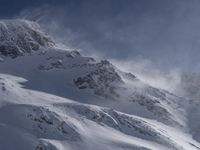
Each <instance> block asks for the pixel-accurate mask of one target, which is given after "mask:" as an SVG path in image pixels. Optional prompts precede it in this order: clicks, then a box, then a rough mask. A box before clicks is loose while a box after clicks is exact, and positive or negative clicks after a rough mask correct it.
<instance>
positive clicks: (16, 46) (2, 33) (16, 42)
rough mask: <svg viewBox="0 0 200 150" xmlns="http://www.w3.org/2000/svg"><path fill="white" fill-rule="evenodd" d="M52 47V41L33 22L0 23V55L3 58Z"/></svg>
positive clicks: (9, 21)
mask: <svg viewBox="0 0 200 150" xmlns="http://www.w3.org/2000/svg"><path fill="white" fill-rule="evenodd" d="M53 45H54V42H53V40H52V39H51V38H50V37H49V36H47V35H46V34H45V33H44V32H42V31H41V29H40V26H39V25H38V24H37V23H35V22H32V21H27V20H21V19H16V20H1V21H0V54H2V55H4V56H10V57H13V58H14V57H17V56H19V55H23V54H24V53H30V52H31V51H37V50H39V49H40V48H41V47H51V46H53Z"/></svg>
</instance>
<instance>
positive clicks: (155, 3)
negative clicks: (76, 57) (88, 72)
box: [0, 0, 200, 71]
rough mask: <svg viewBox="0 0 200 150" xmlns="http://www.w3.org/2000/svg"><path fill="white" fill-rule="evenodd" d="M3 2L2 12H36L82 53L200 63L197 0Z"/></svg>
mask: <svg viewBox="0 0 200 150" xmlns="http://www.w3.org/2000/svg"><path fill="white" fill-rule="evenodd" d="M2 2H4V6H3V5H1V6H0V10H1V11H0V12H1V15H0V16H1V18H3V17H12V16H15V17H16V16H23V17H24V16H26V17H27V18H29V19H33V20H34V19H35V20H38V18H40V20H39V22H40V23H41V24H42V25H43V26H45V27H46V28H47V30H49V32H50V33H51V34H53V35H54V36H56V37H57V39H62V42H63V43H67V45H69V46H71V47H73V48H79V49H83V51H85V52H86V53H97V54H100V55H101V56H103V57H106V58H113V59H119V60H132V59H136V58H138V57H139V58H142V59H143V58H144V59H148V60H150V61H152V62H153V63H154V64H155V65H156V66H158V67H159V68H167V69H171V68H181V69H185V70H193V71H198V70H199V69H200V65H199V64H200V50H199V47H200V9H199V8H200V1H199V0H66V1H65V0H62V1H59V0H57V1H56V0H50V1H48V0H43V1H42V0H41V1H37V0H36V1H28V0H22V1H16V2H13V3H14V4H13V5H12V6H10V4H9V3H8V2H9V0H8V1H5V0H3V1H2ZM18 14H20V15H18Z"/></svg>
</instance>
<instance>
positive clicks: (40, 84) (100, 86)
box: [0, 20, 200, 150]
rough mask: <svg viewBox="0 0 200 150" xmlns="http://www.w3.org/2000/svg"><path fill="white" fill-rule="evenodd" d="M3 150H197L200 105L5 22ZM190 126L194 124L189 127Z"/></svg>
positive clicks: (27, 26)
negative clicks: (199, 107)
mask: <svg viewBox="0 0 200 150" xmlns="http://www.w3.org/2000/svg"><path fill="white" fill-rule="evenodd" d="M0 58H1V59H0V60H1V61H0V133H1V135H0V149H3V150H16V149H20V150H94V149H95V150H98V149H99V150H102V149H105V150H113V149H115V150H124V149H127V150H128V149H130V150H132V149H134V150H161V149H162V150H198V149H200V143H199V141H200V135H199V134H198V133H199V126H200V123H198V120H199V118H198V116H199V115H198V114H200V113H198V112H199V111H198V104H196V103H195V105H194V103H193V102H192V101H191V100H188V99H185V98H182V97H179V96H177V95H175V94H173V93H170V92H168V91H165V90H162V89H157V88H154V87H152V86H150V85H148V84H146V83H143V82H141V81H140V80H139V78H137V77H136V76H135V75H134V73H126V72H123V71H121V70H120V68H117V67H115V66H114V65H113V64H112V63H110V62H109V61H108V60H102V61H97V60H95V59H94V58H92V57H87V56H83V55H81V54H80V53H79V52H78V51H76V50H72V51H67V50H65V49H62V48H58V47H57V46H56V42H54V41H53V40H52V38H51V37H49V36H48V35H46V34H45V33H44V32H42V31H41V29H40V27H39V25H38V24H37V23H34V22H30V21H27V20H2V21H0ZM191 123H192V124H191Z"/></svg>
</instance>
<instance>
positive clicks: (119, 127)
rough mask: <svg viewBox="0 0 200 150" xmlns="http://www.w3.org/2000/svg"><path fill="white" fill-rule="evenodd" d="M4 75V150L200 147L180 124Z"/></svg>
mask: <svg viewBox="0 0 200 150" xmlns="http://www.w3.org/2000/svg"><path fill="white" fill-rule="evenodd" d="M25 81H26V80H25V79H23V78H19V77H14V76H10V75H6V74H0V84H1V90H0V97H1V104H0V105H1V108H0V130H1V135H0V149H4V150H12V149H22V150H23V149H38V150H39V149H42V148H46V149H53V150H54V149H59V150H68V149H73V150H74V149H91V150H92V149H99V150H100V149H155V150H160V149H163V150H165V149H166V150H167V149H186V150H187V149H191V150H192V149H199V148H198V147H200V144H199V143H197V142H196V141H194V140H193V139H192V138H191V136H190V135H189V134H187V133H185V132H183V131H182V130H181V129H178V128H174V127H170V126H167V125H165V124H163V123H160V122H157V121H155V120H150V119H145V118H142V117H138V116H134V115H127V114H125V113H121V112H118V111H116V110H113V109H109V108H103V107H98V106H94V105H87V104H81V103H77V102H74V101H72V100H69V99H65V98H61V97H58V96H54V95H50V94H47V93H43V92H37V91H32V90H28V89H25V88H23V86H22V85H21V84H20V83H22V82H25Z"/></svg>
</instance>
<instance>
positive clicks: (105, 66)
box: [74, 60, 124, 97]
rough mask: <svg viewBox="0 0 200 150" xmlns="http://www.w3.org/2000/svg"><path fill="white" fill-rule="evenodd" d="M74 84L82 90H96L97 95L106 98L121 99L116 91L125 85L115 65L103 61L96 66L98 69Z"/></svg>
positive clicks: (78, 79)
mask: <svg viewBox="0 0 200 150" xmlns="http://www.w3.org/2000/svg"><path fill="white" fill-rule="evenodd" d="M74 83H75V85H76V86H78V88H80V89H86V88H89V89H94V92H95V94H97V95H101V96H104V97H112V96H114V97H116V96H117V97H119V94H117V92H116V91H115V90H116V88H117V87H118V86H117V85H118V84H123V83H124V82H123V80H122V79H121V77H120V76H119V75H118V73H117V72H116V71H115V69H114V67H113V65H112V64H111V63H110V62H109V61H107V60H104V61H101V62H99V63H97V64H96V69H95V70H94V71H91V72H90V73H88V74H87V75H85V76H83V77H79V78H77V79H76V80H74Z"/></svg>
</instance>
